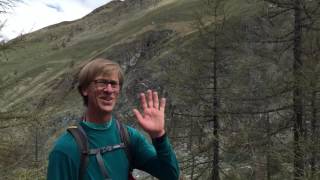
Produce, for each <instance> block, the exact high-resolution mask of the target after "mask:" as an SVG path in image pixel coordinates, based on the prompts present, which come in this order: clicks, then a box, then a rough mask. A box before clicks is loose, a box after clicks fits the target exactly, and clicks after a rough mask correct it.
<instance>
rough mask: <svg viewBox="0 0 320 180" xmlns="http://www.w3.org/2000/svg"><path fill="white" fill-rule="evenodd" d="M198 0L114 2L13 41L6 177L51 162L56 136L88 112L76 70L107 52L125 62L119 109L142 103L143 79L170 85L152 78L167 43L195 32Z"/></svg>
mask: <svg viewBox="0 0 320 180" xmlns="http://www.w3.org/2000/svg"><path fill="white" fill-rule="evenodd" d="M195 5H196V1H193V0H188V1H178V0H162V1H140V0H132V1H112V2H110V3H108V4H106V5H104V6H102V7H100V8H98V9H96V10H94V11H93V12H92V13H90V14H89V15H87V16H85V17H84V18H82V19H80V20H77V21H72V22H63V23H59V24H56V25H53V26H50V27H47V28H44V29H41V30H38V31H36V32H33V33H30V34H27V35H24V36H21V37H19V38H16V39H14V40H12V41H11V42H9V43H8V46H10V47H11V48H12V49H10V48H9V49H7V50H5V51H3V52H2V56H1V59H0V64H1V66H0V77H1V78H0V82H1V83H0V106H1V109H0V111H1V112H2V114H1V117H2V119H1V124H0V125H1V126H0V128H1V129H0V131H1V134H4V135H3V136H2V137H1V141H0V142H1V143H0V144H1V145H0V146H1V147H5V148H0V159H1V160H2V161H1V163H0V167H1V172H0V176H1V177H5V178H9V179H10V178H12V176H11V175H12V174H11V173H14V174H21V173H22V174H23V172H25V170H24V169H25V168H27V167H35V169H38V168H37V167H39V166H40V167H44V165H45V164H44V165H41V164H43V163H44V162H45V159H46V157H47V154H48V149H49V148H50V147H51V145H52V141H53V140H54V139H55V138H56V136H57V135H59V134H60V133H61V132H62V131H63V129H64V128H65V126H66V124H68V123H70V122H71V121H70V120H71V119H73V118H75V117H78V116H80V115H81V112H82V102H81V98H80V97H79V96H78V95H77V92H76V88H75V84H74V83H73V82H74V80H73V75H74V73H75V72H76V70H77V67H78V66H79V65H80V64H81V63H82V62H84V61H87V60H89V59H91V58H93V57H97V56H103V57H106V58H110V59H112V60H115V61H117V62H119V63H120V64H121V65H122V66H123V68H124V69H125V71H126V73H127V78H126V83H125V85H124V91H123V95H124V96H123V98H122V100H121V102H120V103H119V105H118V108H119V109H121V111H122V112H123V115H124V116H125V117H128V116H129V117H130V116H131V114H130V113H131V112H130V111H129V110H130V109H131V108H132V105H137V104H136V103H135V101H136V97H135V95H136V93H137V92H138V91H141V90H146V88H142V87H140V86H139V85H138V86H137V87H135V86H136V83H135V82H136V80H137V79H138V80H140V81H141V82H144V81H146V82H150V86H149V85H148V86H149V88H155V89H158V90H160V91H161V90H163V85H162V84H161V82H160V81H159V80H155V79H158V76H161V75H160V74H157V73H155V77H152V76H153V75H152V76H150V75H151V74H152V73H154V72H158V69H154V70H153V66H154V65H152V64H154V62H157V59H158V58H159V57H161V54H162V53H166V52H167V47H166V46H169V44H170V43H171V44H172V42H174V41H175V40H176V39H177V38H178V37H183V36H184V35H185V34H188V33H190V32H192V31H194V30H193V28H192V26H191V24H190V21H191V20H192V18H191V16H190V11H189V9H191V8H193V7H195ZM173 44H174V43H173ZM170 46H172V45H170ZM147 77H148V78H147ZM153 81H155V82H153ZM132 89H134V91H133V90H132ZM125 95H126V96H125ZM124 105H125V106H124ZM8 144H10V145H8ZM12 152H14V155H13V154H12ZM14 162H15V163H14ZM14 169H15V171H12V170H14ZM27 169H28V168H27ZM44 170H45V169H43V168H42V169H41V168H40V172H38V173H40V174H42V175H43V173H44V172H43V171H44ZM32 172H33V171H32ZM13 179H14V178H13Z"/></svg>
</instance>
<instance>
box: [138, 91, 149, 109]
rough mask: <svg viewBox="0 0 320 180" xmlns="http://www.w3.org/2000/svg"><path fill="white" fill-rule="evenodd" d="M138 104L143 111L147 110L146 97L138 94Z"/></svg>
mask: <svg viewBox="0 0 320 180" xmlns="http://www.w3.org/2000/svg"><path fill="white" fill-rule="evenodd" d="M140 104H141V107H142V109H143V110H146V109H147V108H148V107H147V102H146V95H145V94H144V93H141V94H140Z"/></svg>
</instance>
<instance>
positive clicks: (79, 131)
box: [67, 125, 89, 180]
mask: <svg viewBox="0 0 320 180" xmlns="http://www.w3.org/2000/svg"><path fill="white" fill-rule="evenodd" d="M67 131H68V132H69V133H70V134H71V135H72V136H73V138H74V139H75V140H76V143H77V145H78V147H79V149H80V168H79V180H82V179H83V178H84V175H85V172H86V170H87V167H88V163H89V156H88V151H89V146H88V138H87V135H86V133H85V131H84V130H83V128H82V127H81V125H76V126H70V127H69V128H68V129H67Z"/></svg>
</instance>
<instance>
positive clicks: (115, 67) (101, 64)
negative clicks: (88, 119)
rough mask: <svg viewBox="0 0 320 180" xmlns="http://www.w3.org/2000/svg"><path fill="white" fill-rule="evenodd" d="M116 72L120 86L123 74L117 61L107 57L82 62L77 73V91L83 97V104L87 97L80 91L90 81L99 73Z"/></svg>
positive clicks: (108, 73) (86, 86)
mask: <svg viewBox="0 0 320 180" xmlns="http://www.w3.org/2000/svg"><path fill="white" fill-rule="evenodd" d="M113 73H118V78H119V85H120V88H121V87H122V84H123V80H124V75H123V72H122V70H121V67H120V65H119V64H118V63H116V62H113V61H111V60H109V59H104V58H96V59H93V60H91V61H89V62H88V63H86V64H84V65H83V66H82V68H81V69H80V71H79V73H78V91H79V93H80V95H81V96H82V98H83V102H84V105H86V106H87V105H88V98H87V96H84V95H83V94H82V91H83V90H84V89H86V88H88V87H89V85H90V83H91V82H92V81H93V80H94V79H95V78H96V77H97V76H100V75H103V76H109V75H111V74H113Z"/></svg>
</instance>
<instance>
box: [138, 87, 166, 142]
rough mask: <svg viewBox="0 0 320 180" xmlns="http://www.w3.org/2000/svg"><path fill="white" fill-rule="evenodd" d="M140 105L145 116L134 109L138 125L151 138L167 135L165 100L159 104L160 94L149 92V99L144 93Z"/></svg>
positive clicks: (141, 95)
mask: <svg viewBox="0 0 320 180" xmlns="http://www.w3.org/2000/svg"><path fill="white" fill-rule="evenodd" d="M140 103H141V107H142V110H143V114H141V113H140V112H139V111H138V110H137V109H133V112H134V114H135V116H136V118H137V120H138V123H139V124H140V126H141V127H142V128H143V129H144V130H145V131H146V132H147V133H148V134H149V135H150V136H151V138H156V137H160V136H162V135H163V134H164V133H165V130H164V110H165V104H166V100H165V98H162V99H161V100H160V103H159V98H158V93H157V92H156V91H154V92H152V91H151V90H148V91H147V98H146V95H145V94H144V93H141V94H140Z"/></svg>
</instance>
